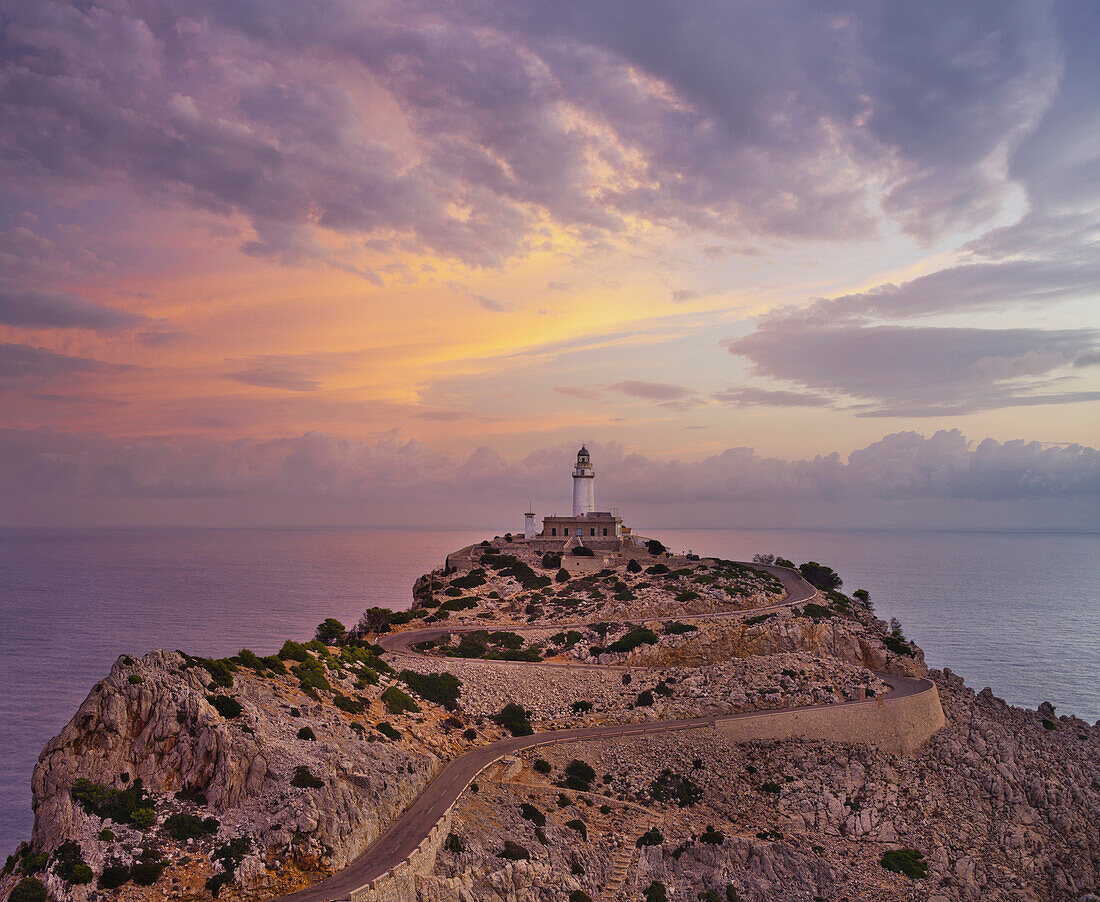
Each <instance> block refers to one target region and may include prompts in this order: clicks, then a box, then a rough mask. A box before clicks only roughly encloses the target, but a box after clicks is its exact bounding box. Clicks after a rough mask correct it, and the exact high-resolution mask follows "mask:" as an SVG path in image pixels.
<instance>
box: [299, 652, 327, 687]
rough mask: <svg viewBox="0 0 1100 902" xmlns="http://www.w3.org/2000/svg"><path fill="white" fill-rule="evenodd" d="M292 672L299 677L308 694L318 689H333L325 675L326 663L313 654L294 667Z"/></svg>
mask: <svg viewBox="0 0 1100 902" xmlns="http://www.w3.org/2000/svg"><path fill="white" fill-rule="evenodd" d="M292 672H293V673H294V675H295V676H296V677H298V679H299V680H300V685H301V687H302V689H303V690H305V692H306V693H307V694H308V693H309V692H310V691H313V690H317V689H325V690H331V689H332V685H331V684H330V683H329V681H328V677H327V676H325V665H324V664H322V663H321V662H320V661H318V660H317V659H316V658H314V657H312V656H310V657H307V658H306V659H305V660H304V661H302V662H301V663H300V664H298V665H296V666H295V667H293V668H292Z"/></svg>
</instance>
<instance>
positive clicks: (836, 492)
mask: <svg viewBox="0 0 1100 902" xmlns="http://www.w3.org/2000/svg"><path fill="white" fill-rule="evenodd" d="M593 450H594V454H595V455H596V459H597V460H598V472H599V483H598V487H599V497H600V501H601V503H602V504H608V505H611V504H615V505H618V506H619V508H620V509H621V510H622V512H623V513H624V515H626V516H627V519H628V521H631V522H634V523H636V524H639V523H641V522H648V523H650V524H663V525H692V524H697V525H724V526H737V525H777V524H786V525H798V524H800V523H801V524H803V525H834V524H847V525H875V524H876V522H880V523H884V524H890V525H924V526H964V525H967V524H971V525H996V526H999V527H1005V526H1018V527H1020V526H1038V525H1041V526H1045V527H1051V526H1055V527H1063V528H1100V517H1098V516H1097V511H1098V510H1100V503H1098V502H1100V451H1097V450H1096V449H1093V448H1087V447H1081V446H1078V445H1046V444H1042V443H1039V442H1024V441H1014V442H1004V443H1001V442H996V441H994V440H992V439H986V440H985V441H982V442H978V443H971V442H968V441H967V439H966V438H965V437H964V436H963V435H962V434H961V433H959V432H958V431H957V430H951V431H941V432H937V433H935V434H934V435H932V436H931V437H927V438H926V437H924V436H921V435H919V434H917V433H915V432H899V433H895V434H893V435H888V436H886V437H885V438H883V439H882V440H881V441H878V442H875V443H873V444H871V445H869V446H867V447H866V448H862V449H859V450H857V451H854V452H852V453H851V454H850V455H849V456H848V457H847V458H846V459H845V458H842V457H841V456H840V455H838V454H831V455H828V456H824V457H820V456H819V457H815V458H813V459H812V460H798V461H786V460H779V459H776V458H767V457H762V456H760V455H758V454H757V453H755V452H754V451H753V450H752V449H751V448H732V449H729V450H726V451H724V452H722V453H721V454H717V455H714V456H712V457H708V458H706V459H704V460H701V461H696V462H682V461H658V460H653V459H650V458H647V457H645V456H643V455H640V454H626V453H624V452H623V450H622V449H621V448H620V447H618V446H616V445H608V446H594V448H593ZM575 453H576V449H575V448H574V447H572V446H568V447H566V446H558V447H553V448H546V449H542V450H540V451H536V452H534V453H532V454H529V455H527V456H526V457H524V458H522V459H516V460H509V459H507V458H505V457H502V456H500V455H499V454H497V453H495V452H493V451H490V450H487V449H479V450H477V451H476V452H474V453H473V454H472V455H470V456H469V457H466V458H462V457H455V456H451V455H448V454H446V453H441V452H435V451H431V450H429V449H428V448H427V447H425V446H423V445H421V444H419V443H418V442H415V441H409V442H402V441H398V440H396V439H386V440H380V441H376V442H363V441H354V440H351V439H343V438H338V437H336V436H333V435H327V434H320V433H310V434H306V435H303V436H299V437H296V438H287V439H277V440H268V441H256V440H241V441H237V442H232V443H229V444H222V445H217V446H215V447H211V448H207V449H205V450H185V449H183V448H181V447H177V446H174V445H170V444H164V443H156V442H151V441H134V442H129V443H123V442H119V441H114V440H105V439H96V438H92V437H75V436H65V435H49V434H44V433H30V432H16V431H12V430H9V431H6V432H3V433H0V498H2V499H3V500H4V504H3V505H0V509H2V510H4V511H5V516H6V518H7V523H6V525H19V524H21V523H35V524H39V525H45V524H46V523H48V522H61V523H65V522H91V523H97V522H114V521H115V519H117V518H119V517H123V518H131V519H133V518H138V519H139V520H141V521H143V522H156V523H168V524H173V523H191V522H198V523H202V524H206V525H211V524H217V523H229V524H248V523H252V524H258V525H259V524H264V523H269V524H270V523H271V522H272V521H271V520H270V519H269V518H270V517H271V516H272V512H276V514H275V520H274V522H282V521H284V520H285V521H286V522H306V523H313V522H326V518H327V521H328V522H336V523H343V522H348V523H362V524H369V525H386V524H393V525H426V524H437V525H438V524H448V525H482V524H498V525H499V528H500V530H501V531H503V530H504V529H507V528H518V526H517V524H516V523H515V522H514V521H515V519H516V517H517V516H518V514H517V512H518V511H520V510H521V506H523V505H525V504H526V503H527V501H528V499H533V500H535V501H536V502H537V506H538V508H539V510H540V511H542V512H543V513H549V512H552V510H553V509H561V510H564V509H565V507H567V505H568V491H569V489H568V473H569V470H570V467H571V464H572V462H573V456H574V455H575Z"/></svg>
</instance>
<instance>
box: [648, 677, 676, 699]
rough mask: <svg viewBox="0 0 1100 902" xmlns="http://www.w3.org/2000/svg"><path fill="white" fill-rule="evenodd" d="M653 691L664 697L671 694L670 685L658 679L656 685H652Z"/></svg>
mask: <svg viewBox="0 0 1100 902" xmlns="http://www.w3.org/2000/svg"><path fill="white" fill-rule="evenodd" d="M653 691H654V692H655V693H657V695H663V696H665V698H668V697H670V696H671V695H672V687H671V686H670V685H669V684H668V683H667V682H665V681H664V680H660V681H658V683H657V685H656V686H654V687H653Z"/></svg>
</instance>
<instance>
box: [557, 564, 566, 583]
mask: <svg viewBox="0 0 1100 902" xmlns="http://www.w3.org/2000/svg"><path fill="white" fill-rule="evenodd" d="M554 582H556V583H567V582H569V571H568V570H566V569H565V568H564V567H562V568H561V569H560V570H558V572H557V573H555V574H554Z"/></svg>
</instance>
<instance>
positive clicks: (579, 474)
mask: <svg viewBox="0 0 1100 902" xmlns="http://www.w3.org/2000/svg"><path fill="white" fill-rule="evenodd" d="M595 482H596V473H595V471H594V470H593V469H592V458H591V457H589V456H588V449H587V448H586V447H584V445H581V450H580V451H578V452H577V465H576V466H575V467H574V468H573V516H574V517H583V516H585V515H586V514H590V513H592V512H593V511H595V510H596V491H595V485H594V484H595Z"/></svg>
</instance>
